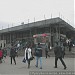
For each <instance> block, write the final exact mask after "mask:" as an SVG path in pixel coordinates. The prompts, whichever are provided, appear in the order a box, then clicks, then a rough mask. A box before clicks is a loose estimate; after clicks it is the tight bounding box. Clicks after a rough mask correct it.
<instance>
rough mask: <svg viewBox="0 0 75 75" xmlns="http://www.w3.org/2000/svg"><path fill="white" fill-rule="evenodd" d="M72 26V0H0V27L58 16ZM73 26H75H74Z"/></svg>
mask: <svg viewBox="0 0 75 75" xmlns="http://www.w3.org/2000/svg"><path fill="white" fill-rule="evenodd" d="M59 13H60V14H61V15H60V17H62V18H63V19H64V20H65V21H66V22H67V21H68V20H69V21H68V23H70V24H71V25H72V26H74V0H0V29H2V28H6V27H8V24H9V27H11V26H16V25H18V24H21V22H25V23H27V22H28V19H29V22H33V21H34V17H35V20H36V21H38V20H42V19H44V15H45V17H46V18H47V19H48V18H51V14H52V17H58V16H59ZM3 22H4V23H3ZM74 27H75V26H74Z"/></svg>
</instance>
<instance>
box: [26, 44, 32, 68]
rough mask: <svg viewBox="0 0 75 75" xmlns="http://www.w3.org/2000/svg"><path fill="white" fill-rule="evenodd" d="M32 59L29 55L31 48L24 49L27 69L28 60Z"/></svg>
mask: <svg viewBox="0 0 75 75" xmlns="http://www.w3.org/2000/svg"><path fill="white" fill-rule="evenodd" d="M31 57H32V55H31V48H30V46H29V45H28V46H27V47H26V48H25V60H27V62H28V69H29V68H30V58H31Z"/></svg>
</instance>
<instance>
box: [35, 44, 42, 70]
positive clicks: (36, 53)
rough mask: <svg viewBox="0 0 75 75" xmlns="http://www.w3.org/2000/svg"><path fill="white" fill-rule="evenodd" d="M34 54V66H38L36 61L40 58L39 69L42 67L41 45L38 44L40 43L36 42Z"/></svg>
mask: <svg viewBox="0 0 75 75" xmlns="http://www.w3.org/2000/svg"><path fill="white" fill-rule="evenodd" d="M35 56H36V65H35V66H36V67H38V61H39V60H40V69H42V47H41V46H40V43H38V46H37V47H36V48H35Z"/></svg>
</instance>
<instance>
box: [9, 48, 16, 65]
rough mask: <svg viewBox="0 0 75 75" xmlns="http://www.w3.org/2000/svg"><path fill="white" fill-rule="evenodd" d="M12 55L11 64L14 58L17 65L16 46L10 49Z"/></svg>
mask: <svg viewBox="0 0 75 75" xmlns="http://www.w3.org/2000/svg"><path fill="white" fill-rule="evenodd" d="M10 57H11V64H12V59H13V60H14V63H15V65H16V60H15V57H16V50H15V49H14V47H12V48H11V50H10Z"/></svg>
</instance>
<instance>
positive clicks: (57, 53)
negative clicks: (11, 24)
mask: <svg viewBox="0 0 75 75" xmlns="http://www.w3.org/2000/svg"><path fill="white" fill-rule="evenodd" d="M54 53H55V67H54V68H57V61H58V59H60V61H61V63H62V65H63V66H64V69H66V68H67V67H66V65H65V63H64V61H63V59H62V49H61V46H59V45H58V42H56V47H55V48H54Z"/></svg>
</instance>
